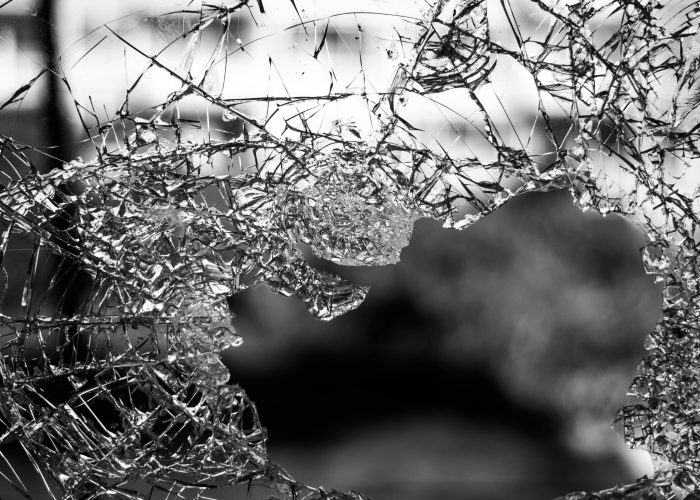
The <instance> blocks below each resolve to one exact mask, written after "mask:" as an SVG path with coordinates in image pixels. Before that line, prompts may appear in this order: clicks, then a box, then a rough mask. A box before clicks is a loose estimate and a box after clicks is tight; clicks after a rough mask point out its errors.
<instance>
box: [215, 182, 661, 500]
mask: <svg viewBox="0 0 700 500" xmlns="http://www.w3.org/2000/svg"><path fill="white" fill-rule="evenodd" d="M642 243H643V237H642V235H641V234H640V232H639V231H638V230H637V229H636V228H635V227H634V226H632V225H631V224H629V223H628V222H626V221H624V220H623V219H621V218H618V217H615V216H613V217H607V218H603V217H601V216H600V215H598V214H593V213H581V212H580V210H578V209H577V208H576V207H574V206H573V204H572V202H571V196H570V195H569V193H567V192H565V191H559V192H550V193H544V194H530V195H525V196H523V197H521V198H519V199H516V200H514V201H513V202H511V203H509V204H507V205H506V206H504V207H502V208H500V209H499V210H498V211H497V212H495V213H494V214H492V215H490V216H489V217H487V218H486V219H484V220H483V221H481V222H479V223H477V224H476V225H474V226H472V227H470V228H469V229H467V230H465V231H461V232H459V231H452V230H445V229H442V228H441V227H440V225H439V224H438V223H436V222H433V221H429V220H421V221H419V222H418V223H417V224H416V226H415V231H414V235H413V238H412V240H411V245H410V246H409V247H408V248H406V249H405V250H404V251H403V253H402V259H401V262H400V263H399V264H397V265H394V266H385V267H371V268H350V267H342V266H336V265H333V264H331V263H329V262H327V261H321V260H319V259H316V260H314V265H315V266H316V267H319V268H325V269H327V270H331V271H333V272H336V273H338V274H340V275H342V276H344V277H346V278H349V279H352V280H353V281H355V282H359V283H363V284H369V285H371V286H372V289H371V291H370V294H369V296H368V297H367V299H366V301H365V303H364V304H363V305H362V306H361V307H360V308H359V309H358V310H356V311H352V312H350V313H348V314H346V315H345V316H342V317H340V318H337V319H336V320H334V321H332V322H330V323H323V322H320V321H317V320H314V319H313V318H311V317H310V316H309V315H308V312H307V311H306V310H305V309H304V307H303V306H302V305H301V304H300V303H299V302H298V301H296V300H294V299H285V298H282V297H280V296H277V295H274V294H273V293H271V292H268V291H267V290H265V289H263V288H259V289H254V290H251V291H248V292H245V293H243V294H240V295H238V296H235V297H234V298H233V299H232V308H233V310H234V312H235V313H236V314H237V316H238V317H237V320H236V324H237V325H238V327H239V329H240V333H242V335H243V336H244V337H245V338H246V343H245V344H244V345H243V346H242V347H241V348H239V349H236V350H233V351H229V352H226V353H225V356H224V359H225V361H226V363H227V365H228V366H229V368H230V370H231V372H232V381H234V382H235V383H240V384H241V385H242V386H243V387H245V388H246V390H247V392H248V393H249V394H250V396H251V397H252V398H253V400H254V401H255V402H256V404H257V406H258V409H259V411H260V415H261V418H262V420H263V423H264V425H265V426H266V427H267V428H268V429H269V439H270V441H269V449H270V454H271V458H272V459H273V460H274V461H276V462H277V463H280V464H281V465H282V466H284V467H286V468H288V470H289V471H290V472H291V473H292V474H294V475H295V477H297V478H298V479H299V480H301V481H304V482H307V483H311V484H324V485H327V486H332V487H334V488H340V489H358V490H360V491H363V492H366V493H367V494H369V495H371V496H373V497H375V498H381V499H383V500H393V499H403V500H406V499H414V498H415V499H419V498H420V499H422V498H427V497H435V496H439V497H440V498H442V499H448V498H454V499H457V498H493V499H496V498H499V499H500V498H504V499H505V498H514V497H516V496H517V497H518V498H532V499H541V498H552V497H555V496H557V495H562V494H564V493H566V492H568V491H573V490H595V489H601V488H605V487H606V486H607V485H610V484H614V483H617V482H620V481H628V482H632V481H633V480H634V479H636V478H637V477H638V476H641V475H642V474H644V473H646V472H648V471H649V469H648V467H649V462H648V457H646V456H645V453H644V452H641V451H632V450H629V449H628V448H627V447H626V446H625V445H624V443H623V441H622V437H621V436H619V435H617V434H616V433H614V432H613V430H612V429H611V428H610V424H611V423H612V421H613V419H614V417H615V412H616V411H617V409H619V408H620V407H621V406H623V405H624V404H625V403H626V402H627V399H626V396H625V393H626V390H627V387H628V386H629V384H630V382H631V381H632V379H633V376H634V371H635V367H636V365H637V363H638V362H639V360H640V359H641V358H642V355H643V352H644V350H643V342H644V338H645V336H646V334H647V333H648V332H649V331H651V329H652V328H653V326H654V324H655V323H656V321H657V320H658V318H659V314H660V307H661V304H660V291H661V290H660V288H659V286H658V285H654V284H653V277H651V276H648V275H646V274H645V273H644V270H643V267H642V262H641V258H640V256H639V247H641V245H642Z"/></svg>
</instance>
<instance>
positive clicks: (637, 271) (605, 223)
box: [0, 0, 661, 500]
mask: <svg viewBox="0 0 700 500" xmlns="http://www.w3.org/2000/svg"><path fill="white" fill-rule="evenodd" d="M384 3H386V2H384ZM138 8H139V2H134V1H119V2H117V1H106V2H101V4H100V5H99V6H96V5H92V4H89V3H88V2H83V1H80V0H65V1H60V2H59V1H57V0H15V1H13V2H10V3H8V4H7V5H4V6H3V7H2V8H0V68H2V69H0V75H1V76H0V102H4V101H5V99H6V98H9V97H11V96H12V94H13V93H14V91H15V90H16V89H18V88H20V87H21V86H22V85H24V84H25V83H27V82H29V81H30V80H31V79H32V78H33V77H34V76H35V75H37V74H38V73H39V72H40V71H41V70H42V68H43V67H44V65H46V64H47V62H48V61H51V60H54V59H55V58H56V57H57V56H58V55H59V54H61V53H63V52H64V51H65V50H67V49H68V48H69V47H70V44H71V43H72V42H73V41H75V40H78V39H80V38H81V37H84V36H85V35H87V34H88V33H90V31H91V30H92V29H93V28H95V27H97V26H99V25H100V24H102V23H105V22H107V21H110V20H112V19H116V18H118V17H120V16H123V15H126V14H130V13H132V12H134V11H135V10H137V9H138ZM239 29H240V30H241V33H245V30H246V29H249V28H246V27H245V26H243V27H239ZM492 29H493V30H496V31H497V30H498V29H499V28H498V26H494V27H492ZM346 39H347V40H352V39H354V37H353V36H352V33H348V34H343V33H342V31H336V32H335V33H332V36H331V37H330V39H329V42H328V46H329V47H330V48H329V50H331V51H332V50H336V51H337V54H335V55H337V57H338V58H341V59H340V60H341V62H339V63H337V66H338V67H340V66H342V55H343V54H346V53H347V51H350V50H355V49H353V47H352V46H348V44H347V43H345V40H346ZM104 64H105V65H107V64H110V61H104ZM98 70H99V68H96V71H98ZM127 70H128V68H127ZM83 83H84V84H85V85H86V86H89V85H90V82H89V81H88V82H83ZM61 85H62V84H61V83H60V81H59V79H58V78H57V77H56V76H55V75H53V76H52V75H50V74H47V75H45V76H44V77H43V78H41V79H39V80H37V82H36V83H35V84H34V85H33V87H32V89H31V91H30V92H29V94H28V95H27V97H26V98H25V99H24V100H23V102H22V104H21V106H15V107H13V108H12V109H11V110H6V111H5V112H3V113H0V133H2V134H5V135H8V136H11V137H13V138H15V139H17V140H19V141H21V142H24V143H26V144H30V145H32V146H34V147H38V150H37V151H35V152H29V154H30V155H34V158H33V159H34V160H35V161H36V163H37V164H38V165H39V166H40V167H41V168H43V169H45V170H48V169H50V168H55V167H57V166H60V165H61V160H69V159H71V158H75V157H77V156H83V157H85V159H91V158H92V156H91V155H94V148H93V146H92V145H91V144H89V143H88V142H87V141H85V140H83V139H84V137H81V135H80V126H79V124H76V122H75V120H76V119H75V115H74V113H71V112H70V110H69V108H68V107H67V106H66V99H65V96H62V94H61V91H60V88H61ZM8 111H9V112H8ZM440 119H441V118H440V117H438V118H437V119H436V122H438V121H440ZM212 120H213V125H212V128H214V127H217V126H223V123H222V122H221V118H215V119H214V118H213V119H212ZM216 120H219V121H218V122H217V121H216ZM435 126H437V125H435ZM560 132H561V133H565V132H566V131H565V130H562V131H560ZM535 133H537V132H535ZM91 148H92V149H91ZM642 243H643V235H642V234H641V232H640V231H639V230H637V229H636V228H634V227H633V226H631V225H630V224H629V223H627V222H625V221H623V220H622V219H620V218H617V217H608V218H603V217H601V216H599V215H597V214H591V213H582V212H580V211H579V210H578V209H576V208H575V207H574V206H573V204H572V200H571V196H570V194H569V193H568V192H563V191H553V192H549V193H543V194H532V195H526V196H522V197H520V198H518V199H516V200H515V201H513V202H510V203H508V204H507V205H506V206H504V207H502V208H500V209H499V210H498V211H497V212H496V213H494V214H492V215H490V216H488V217H487V218H486V219H484V220H482V221H480V222H478V223H477V224H475V225H473V226H471V227H469V228H468V229H466V230H464V231H459V232H458V231H452V230H445V229H443V228H442V227H441V225H440V224H439V223H437V222H435V221H430V220H419V221H418V222H417V223H416V225H415V228H414V234H413V237H412V240H411V245H410V246H409V247H407V248H406V249H404V251H403V253H402V259H401V262H400V263H399V264H396V265H392V266H384V267H376V268H361V267H358V268H350V267H343V266H337V265H334V264H332V263H330V262H327V261H323V260H320V259H317V258H315V257H314V256H313V255H312V253H311V252H310V251H309V250H308V249H304V250H305V253H306V255H307V257H308V258H309V260H310V261H311V262H312V263H313V265H314V266H315V267H317V268H319V269H323V270H328V271H332V272H335V273H337V274H339V275H341V276H342V277H345V278H347V279H350V280H351V281H353V282H356V283H360V284H366V285H370V286H371V291H370V294H369V296H368V298H367V299H366V301H365V302H364V304H363V305H362V306H361V307H360V308H359V309H357V310H356V311H353V312H350V313H348V314H347V315H345V316H343V317H341V318H338V319H336V320H334V321H332V322H329V323H324V322H320V321H317V320H314V319H313V318H311V317H310V316H309V314H308V313H307V312H306V310H305V309H304V307H303V305H302V304H301V303H300V302H298V301H297V300H296V299H294V298H284V297H281V296H278V295H275V294H274V293H272V292H270V291H269V290H267V289H265V288H256V289H253V290H249V291H247V292H244V293H242V294H239V295H236V296H234V297H231V299H230V305H231V310H232V311H233V312H234V313H235V315H236V317H237V319H236V322H235V324H236V326H237V328H238V330H239V333H240V334H241V335H242V336H243V338H244V339H245V343H244V344H243V346H241V347H239V348H236V349H234V350H229V351H226V352H224V353H223V359H224V361H225V362H226V364H227V366H228V367H229V369H230V371H231V383H237V384H240V385H241V386H242V387H243V388H245V389H246V391H247V392H248V393H249V395H250V396H251V398H252V399H253V401H255V402H256V404H257V407H258V410H259V412H260V416H261V419H262V421H263V424H264V425H265V426H266V427H267V428H268V431H269V451H270V455H271V458H272V459H273V460H274V461H276V462H278V463H280V464H281V465H282V466H283V467H285V468H286V469H287V470H289V471H290V472H291V473H292V474H293V475H294V476H295V477H296V478H297V479H299V480H301V481H304V482H306V483H308V484H312V485H324V486H325V487H328V488H331V487H332V488H335V489H341V490H347V489H355V490H360V491H363V492H365V493H367V494H369V495H371V496H373V497H375V498H376V499H378V500H399V499H402V500H412V499H424V498H436V497H437V498H441V499H442V500H450V499H455V500H456V499H466V498H479V499H507V498H516V497H517V498H520V499H530V498H531V499H542V498H551V497H554V496H556V495H560V494H564V493H566V492H570V491H575V490H583V489H585V490H595V489H601V488H605V487H610V486H612V485H614V484H616V483H620V482H625V481H630V482H631V481H633V480H634V479H635V478H636V477H639V476H641V475H643V474H645V473H647V472H649V471H650V461H649V457H648V455H647V454H646V453H645V452H643V451H632V450H629V449H627V448H626V447H625V445H624V443H623V442H622V439H621V437H620V436H619V435H617V434H615V433H614V432H613V431H612V430H611V428H610V425H611V423H612V422H613V420H614V417H615V412H616V410H617V409H618V408H620V407H621V406H622V405H623V404H625V402H626V396H625V392H626V389H627V386H628V385H629V384H630V382H631V381H632V378H633V376H634V370H635V367H636V364H637V362H638V361H639V359H640V358H641V357H642V355H643V342H644V337H645V335H646V333H647V332H649V331H650V330H651V329H652V328H653V326H654V324H655V322H656V320H657V319H658V317H659V314H660V305H661V304H660V291H661V290H660V288H659V286H658V285H654V283H653V277H651V276H647V275H645V273H644V271H643V268H642V263H641V259H640V256H639V248H640V246H641V245H642ZM74 286H79V285H74ZM74 293H76V294H79V293H80V291H79V290H77V289H76V290H75V292H74ZM0 496H2V494H1V493H0Z"/></svg>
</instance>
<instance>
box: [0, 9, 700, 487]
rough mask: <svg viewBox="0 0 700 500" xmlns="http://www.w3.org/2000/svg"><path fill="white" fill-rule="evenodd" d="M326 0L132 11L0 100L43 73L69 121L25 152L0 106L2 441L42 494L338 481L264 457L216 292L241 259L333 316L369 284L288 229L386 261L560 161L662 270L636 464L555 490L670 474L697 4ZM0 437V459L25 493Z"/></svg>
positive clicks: (233, 338) (694, 418)
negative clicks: (56, 156) (332, 267)
mask: <svg viewBox="0 0 700 500" xmlns="http://www.w3.org/2000/svg"><path fill="white" fill-rule="evenodd" d="M10 3H11V0H10V2H4V3H2V4H0V5H1V6H2V7H3V8H5V7H6V6H7V5H8V4H10ZM337 4H338V3H337V2H315V1H313V0H275V1H274V2H273V1H270V0H256V1H252V0H225V1H224V0H217V1H211V2H200V3H196V2H183V3H182V5H180V6H172V5H168V6H158V7H155V8H153V9H151V10H148V11H140V12H137V13H134V14H133V15H130V16H127V17H123V18H120V19H118V20H116V21H113V22H109V23H107V24H104V25H102V26H100V27H99V28H97V29H95V30H94V31H91V32H90V33H88V34H87V35H86V36H84V37H83V38H81V39H80V40H78V41H77V42H75V44H73V45H72V46H70V47H69V48H68V49H67V50H66V51H64V52H63V53H62V54H61V55H60V57H59V58H58V59H57V60H55V61H52V62H51V63H50V64H49V65H47V66H45V67H44V68H43V69H42V70H41V71H39V72H38V74H37V75H35V76H33V77H31V78H30V79H28V80H27V81H26V82H25V83H24V84H23V85H20V86H19V87H18V88H17V89H16V90H12V91H11V92H10V93H9V95H8V96H7V98H6V99H5V100H3V101H2V102H1V103H0V113H12V112H13V110H16V109H18V107H20V106H22V104H23V102H24V101H25V100H26V99H29V98H30V95H31V92H32V91H33V89H34V88H35V87H36V86H38V85H40V84H41V82H42V79H46V78H49V77H51V76H52V75H54V77H57V78H60V81H61V85H62V90H63V91H64V92H65V95H67V96H69V101H70V102H69V103H70V105H71V106H70V107H71V109H72V115H71V117H72V118H71V119H72V120H73V121H74V122H75V123H77V124H80V127H81V130H82V139H83V144H85V145H87V146H88V148H87V149H86V150H85V151H86V153H85V154H83V155H82V157H81V158H60V160H61V161H62V165H61V166H60V168H54V169H52V170H48V171H45V170H42V169H40V168H38V167H37V160H36V158H37V156H36V154H35V153H39V154H41V155H49V154H50V153H47V152H46V151H44V150H42V149H41V148H39V147H38V146H37V145H33V144H25V143H22V142H21V141H18V140H16V139H13V138H12V137H8V136H5V135H0V162H1V163H2V169H1V180H0V184H1V186H2V187H1V188H0V234H1V236H0V261H1V265H2V273H0V281H2V292H3V295H2V297H0V324H1V326H0V328H1V330H2V333H1V335H2V337H3V340H2V347H1V349H2V356H1V357H0V377H1V382H0V391H1V392H2V394H1V397H0V423H1V432H2V441H1V442H2V443H10V442H17V443H19V446H20V447H21V450H22V451H23V453H25V454H26V455H27V457H28V459H29V460H30V461H31V462H32V463H33V464H35V468H36V470H37V471H38V472H39V473H40V474H41V477H42V478H43V482H44V488H45V489H46V490H47V492H49V493H50V495H51V496H52V497H54V498H83V499H88V498H129V499H141V498H143V499H145V498H149V499H150V498H171V497H173V498H174V497H176V496H178V495H181V496H183V497H184V498H207V497H209V495H211V494H213V493H212V490H213V489H215V488H232V491H238V490H240V491H241V492H244V493H246V494H249V495H251V496H252V498H261V499H262V498H275V499H292V498H299V499H306V500H311V499H320V498H329V499H339V500H340V499H348V500H350V499H361V498H365V497H364V496H363V495H362V494H361V493H356V492H350V493H340V492H336V491H325V490H323V489H321V488H314V487H310V486H306V485H304V484H301V483H299V482H296V481H295V480H294V479H293V478H292V477H291V476H290V475H289V474H287V473H286V472H285V471H284V470H283V469H282V468H281V467H279V466H278V465H276V464H273V463H272V462H271V461H270V460H269V459H268V457H267V454H266V448H265V443H266V435H265V430H264V429H263V427H262V425H261V423H260V420H259V419H258V416H257V413H256V410H255V406H254V405H253V403H252V402H251V400H250V399H249V397H248V396H247V395H246V393H245V392H244V390H243V389H242V388H240V387H239V386H237V385H228V384H226V382H227V381H228V379H229V374H228V371H227V369H226V368H225V367H224V365H223V364H222V363H221V361H220V359H219V353H220V352H221V350H223V349H225V348H229V347H236V346H239V345H241V343H242V339H241V338H240V337H239V336H238V335H237V333H236V330H235V327H234V324H235V318H234V315H233V313H231V312H230V311H229V308H228V304H227V298H228V297H230V296H231V295H233V294H236V293H239V292H241V291H243V290H246V289H248V288H251V287H253V286H258V285H261V286H266V287H269V288H270V289H272V290H274V291H275V292H277V293H280V294H283V295H294V296H296V297H298V298H299V299H300V300H301V301H302V302H303V303H304V304H305V305H306V307H307V308H308V310H309V312H310V313H311V314H312V315H314V316H315V317H317V318H319V319H322V320H331V319H333V318H334V317H337V316H338V315H341V314H343V313H345V312H347V311H349V310H352V309H354V308H356V307H358V306H359V305H360V303H361V302H362V300H363V298H364V297H365V296H366V294H367V293H368V289H367V288H366V287H363V286H358V285H355V284H353V283H350V282H347V281H345V280H343V279H341V278H339V277H338V276H334V275H332V274H329V273H326V272H323V271H319V270H317V269H314V268H313V267H312V266H311V265H310V264H309V263H307V261H306V258H305V255H304V249H305V248H310V251H311V252H312V253H313V254H314V255H316V256H317V257H321V258H324V259H328V260H331V261H333V262H336V263H339V264H344V265H383V264H390V263H395V262H397V261H398V259H399V256H400V252H401V249H402V248H403V247H405V246H406V245H407V244H408V242H409V239H410V236H411V230H412V227H413V222H414V221H415V220H417V219H419V218H421V217H430V218H435V219H438V220H441V221H443V222H444V226H445V227H446V228H455V229H463V228H465V227H467V226H469V225H471V224H473V223H474V222H476V221H477V220H479V219H481V218H482V217H484V216H486V215H487V214H489V213H490V212H492V211H494V210H495V209H497V208H498V207H500V206H501V205H503V204H504V203H506V202H507V201H508V200H510V199H512V198H514V197H516V196H519V195H521V194H523V193H527V192H534V191H546V190H553V189H568V190H570V191H571V193H572V196H573V200H574V202H575V203H576V204H577V205H578V206H579V207H581V208H582V209H584V210H589V209H591V210H596V211H598V212H600V213H602V214H612V213H615V214H619V215H621V216H624V217H626V218H628V219H629V220H631V221H633V222H635V223H636V224H639V225H640V226H641V227H643V228H644V230H645V233H646V236H647V239H648V243H647V244H646V246H645V248H644V250H643V255H642V257H643V260H644V263H645V265H646V268H647V270H648V272H650V273H653V274H655V275H657V279H658V281H659V282H661V283H663V284H664V286H665V288H664V292H663V301H664V302H663V317H662V319H661V320H660V321H659V323H658V325H657V326H656V328H655V329H654V331H653V332H651V333H650V334H649V335H648V337H647V340H646V348H647V354H646V356H645V358H644V359H643V360H642V361H641V363H640V365H639V368H638V372H637V376H636V378H635V379H634V380H633V381H632V383H631V387H630V395H631V396H633V397H634V398H635V402H634V403H632V404H630V405H628V406H625V407H624V408H622V409H621V410H620V412H619V415H618V418H617V422H616V424H617V425H618V427H619V429H620V432H621V433H622V434H623V435H624V437H625V439H626V441H627V443H628V445H629V446H631V447H637V448H642V449H645V450H648V451H649V453H650V454H651V456H652V457H653V460H654V464H655V472H654V474H653V476H652V477H645V478H642V479H640V480H639V481H638V482H637V483H636V484H632V485H627V486H619V487H616V488H613V489H610V490H606V491H602V492H598V493H573V494H570V495H568V496H567V497H566V498H568V499H612V498H629V499H633V498H639V499H641V498H678V499H682V498H696V497H694V496H693V493H699V494H700V491H699V490H700V451H699V449H700V427H698V425H700V416H699V415H700V391H699V390H698V389H699V387H700V385H699V384H700V380H699V378H700V366H699V363H700V362H699V361H698V358H699V356H698V354H699V353H700V325H699V323H700V315H699V313H698V308H699V306H700V299H699V298H698V297H699V294H700V292H699V291H698V286H699V283H700V265H699V263H698V253H697V241H698V239H699V236H698V214H699V210H700V201H698V200H700V182H699V181H700V177H699V176H698V174H697V172H696V171H694V170H693V168H695V170H697V169H698V168H700V165H699V163H698V162H699V161H700V150H699V149H698V146H699V142H698V141H699V140H700V83H699V82H700V78H699V76H700V30H699V26H700V6H699V5H698V3H697V2H696V1H694V0H667V1H660V0H640V1H631V0H502V1H500V2H496V1H490V0H489V1H487V0H431V1H429V2H426V1H419V0H405V1H401V2H389V1H381V0H373V1H369V0H367V1H358V2H355V3H353V7H352V11H348V10H347V9H346V8H343V7H342V6H340V5H337ZM516 76H517V78H519V79H518V80H517V81H518V82H519V83H518V85H513V81H515V78H516ZM562 130H563V131H565V133H563V134H562V133H561V131H562ZM541 138H544V140H542V139H541ZM76 279H82V280H83V281H86V282H88V283H89V286H88V287H87V291H86V292H85V293H84V294H83V295H82V296H80V297H78V298H76V297H74V296H69V294H68V293H67V290H70V284H71V282H72V281H73V280H76ZM234 313H235V311H234ZM0 462H2V467H0V474H2V479H1V480H2V481H4V483H5V485H4V486H3V487H4V488H14V489H15V490H16V491H17V492H19V493H20V494H22V495H25V496H28V497H29V496H30V489H31V488H30V487H29V486H28V484H25V482H23V478H22V474H21V473H20V471H17V470H15V469H13V467H12V461H11V459H8V457H6V456H5V455H0ZM34 487H35V486H34ZM227 491H228V490H227Z"/></svg>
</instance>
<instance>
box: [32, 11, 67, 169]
mask: <svg viewBox="0 0 700 500" xmlns="http://www.w3.org/2000/svg"><path fill="white" fill-rule="evenodd" d="M38 7H39V8H38V10H37V18H38V20H39V22H40V26H39V34H40V41H41V45H42V49H43V52H44V64H46V66H47V67H48V68H49V70H50V71H49V74H47V78H48V82H47V92H46V105H45V107H44V113H43V114H44V124H45V125H44V130H45V132H44V137H45V138H46V144H48V145H50V146H52V147H53V149H50V150H49V151H48V152H49V154H50V155H51V156H53V157H55V158H57V159H49V160H48V161H47V163H46V164H45V165H44V168H45V169H46V170H51V169H53V168H58V167H60V166H61V164H62V161H68V160H70V157H71V154H70V153H71V151H69V149H70V148H69V146H68V139H69V137H68V135H69V131H70V128H69V126H68V123H67V120H66V117H65V114H64V110H63V109H62V107H61V99H60V90H61V86H62V85H63V84H62V82H61V78H60V76H59V75H58V74H56V71H55V68H53V65H54V64H55V62H56V61H57V60H58V56H59V55H60V54H59V53H58V40H57V38H58V33H57V27H56V26H57V24H56V21H57V16H56V10H57V7H58V1H57V0H39V5H38Z"/></svg>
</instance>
